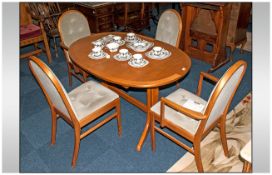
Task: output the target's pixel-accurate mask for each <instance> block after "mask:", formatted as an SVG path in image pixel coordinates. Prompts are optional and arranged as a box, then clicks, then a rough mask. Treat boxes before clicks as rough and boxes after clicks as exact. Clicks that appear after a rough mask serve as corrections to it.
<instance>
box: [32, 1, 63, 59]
mask: <svg viewBox="0 0 272 175" xmlns="http://www.w3.org/2000/svg"><path fill="white" fill-rule="evenodd" d="M27 6H28V8H29V9H31V16H32V18H33V19H36V20H38V21H40V22H41V23H42V24H43V26H44V28H45V32H46V34H47V36H48V37H49V46H50V39H51V38H52V39H53V42H54V50H55V55H56V57H58V47H57V42H56V38H57V37H59V32H58V28H57V21H58V17H59V16H60V15H61V9H60V7H59V3H58V2H48V3H36V2H34V3H27ZM52 11H54V12H52Z"/></svg>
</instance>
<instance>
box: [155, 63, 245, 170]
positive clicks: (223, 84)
mask: <svg viewBox="0 0 272 175" xmlns="http://www.w3.org/2000/svg"><path fill="white" fill-rule="evenodd" d="M246 67H247V64H246V62H245V61H237V62H236V63H235V64H234V65H232V66H231V67H230V68H229V69H228V70H227V71H226V73H225V74H224V75H223V76H222V77H221V78H220V79H218V78H216V77H214V76H212V75H210V74H207V73H204V72H202V73H201V74H200V79H199V83H198V88H197V95H195V94H193V93H191V92H189V91H186V90H185V89H181V88H179V89H177V90H176V91H175V92H173V93H171V94H170V95H168V96H167V97H165V98H164V97H163V98H161V101H160V102H158V103H157V104H155V105H154V106H153V107H152V108H151V114H150V115H151V130H150V132H151V141H152V150H153V151H154V150H155V146H156V145H155V131H157V132H159V133H160V134H162V135H164V136H165V137H167V138H168V139H170V140H172V141H173V142H174V143H176V144H178V145H179V146H181V147H183V148H185V149H186V150H187V151H189V152H190V153H192V154H193V155H194V156H195V161H196V166H197V169H198V171H199V172H203V171H204V169H203V165H202V161H201V149H200V143H201V140H202V139H203V138H205V136H206V135H207V134H208V133H209V132H210V131H211V130H212V129H213V128H214V127H215V126H216V125H218V126H219V128H220V137H221V141H222V146H223V150H224V154H225V155H226V156H228V145H227V139H226V133H225V132H226V131H225V121H226V115H227V112H228V109H229V106H230V103H231V101H232V99H233V97H234V94H235V92H236V90H237V88H238V86H239V84H240V82H241V80H242V78H243V76H244V74H245V70H246ZM204 78H207V79H209V80H211V81H213V82H215V83H216V85H215V87H214V89H213V91H212V92H211V95H210V97H209V99H208V101H205V100H204V99H202V98H201V97H199V95H200V93H201V91H202V82H203V80H204ZM155 121H158V122H159V123H160V126H161V127H162V128H163V127H167V128H169V129H171V130H172V131H174V132H176V133H177V134H179V135H181V136H182V137H184V138H185V139H187V140H189V141H190V142H192V143H193V147H192V148H190V147H189V146H187V145H186V144H184V143H182V142H180V141H179V140H178V139H176V138H175V137H173V136H171V135H170V134H168V133H166V132H165V131H163V130H162V129H161V128H159V127H157V126H155Z"/></svg>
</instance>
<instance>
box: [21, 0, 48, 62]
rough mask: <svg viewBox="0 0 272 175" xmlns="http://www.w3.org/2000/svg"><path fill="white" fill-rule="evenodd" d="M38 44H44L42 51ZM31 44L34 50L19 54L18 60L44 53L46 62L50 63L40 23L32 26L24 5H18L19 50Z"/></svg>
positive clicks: (44, 34) (45, 39)
mask: <svg viewBox="0 0 272 175" xmlns="http://www.w3.org/2000/svg"><path fill="white" fill-rule="evenodd" d="M39 42H43V43H44V49H41V48H38V43H39ZM31 44H34V46H35V50H34V51H31V52H28V53H25V54H20V58H26V57H29V56H31V55H36V54H39V53H41V52H42V51H45V53H46V56H47V59H48V62H49V63H51V61H52V57H51V52H50V48H49V45H48V41H47V37H46V33H45V31H44V27H43V25H42V23H39V24H38V25H35V24H33V23H32V18H31V15H30V13H29V9H28V8H27V6H26V4H25V3H20V48H21V47H25V46H28V45H31Z"/></svg>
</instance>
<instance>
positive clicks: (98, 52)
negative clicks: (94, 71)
mask: <svg viewBox="0 0 272 175" xmlns="http://www.w3.org/2000/svg"><path fill="white" fill-rule="evenodd" d="M92 52H93V55H94V56H95V57H99V56H101V54H102V49H101V47H94V48H93V49H92Z"/></svg>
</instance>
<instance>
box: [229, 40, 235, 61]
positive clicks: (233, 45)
mask: <svg viewBox="0 0 272 175" xmlns="http://www.w3.org/2000/svg"><path fill="white" fill-rule="evenodd" d="M234 51H235V44H232V45H230V61H233V54H234Z"/></svg>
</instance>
